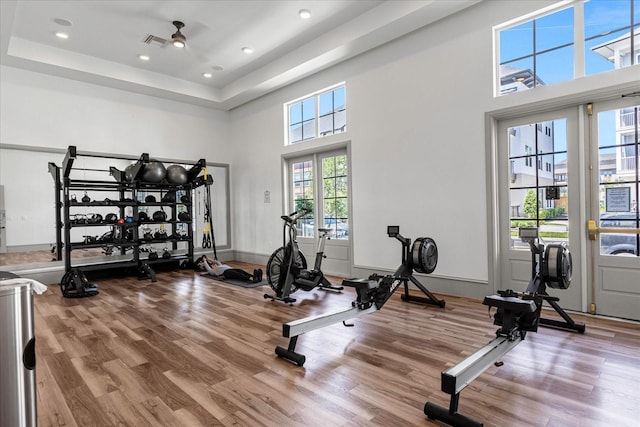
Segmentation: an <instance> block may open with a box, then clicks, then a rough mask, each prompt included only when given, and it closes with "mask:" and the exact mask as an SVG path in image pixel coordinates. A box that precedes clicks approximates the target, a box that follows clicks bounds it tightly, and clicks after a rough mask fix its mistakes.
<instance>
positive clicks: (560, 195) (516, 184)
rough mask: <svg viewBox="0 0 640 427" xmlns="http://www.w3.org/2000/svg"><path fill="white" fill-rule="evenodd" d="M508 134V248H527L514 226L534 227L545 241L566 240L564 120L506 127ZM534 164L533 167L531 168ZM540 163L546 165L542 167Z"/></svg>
mask: <svg viewBox="0 0 640 427" xmlns="http://www.w3.org/2000/svg"><path fill="white" fill-rule="evenodd" d="M547 128H548V129H550V130H551V132H547V131H546V129H547ZM543 129H545V131H542V130H543ZM508 135H509V164H510V165H511V180H510V187H509V206H510V228H511V242H512V247H513V248H515V249H522V250H529V247H528V246H527V245H526V244H524V243H522V242H521V241H520V240H519V239H518V238H517V235H518V230H517V229H518V228H519V227H523V226H535V227H538V228H539V233H540V236H541V237H543V238H544V239H545V241H546V242H549V243H551V242H554V241H558V242H563V241H564V242H566V241H567V240H568V237H569V236H568V230H569V227H568V211H567V209H568V206H569V204H568V191H567V188H568V185H567V184H568V183H567V179H566V170H567V142H566V139H567V138H566V120H565V119H558V120H554V121H553V122H546V123H532V124H528V125H523V126H518V127H517V128H511V129H509V131H508ZM534 164H535V165H537V167H531V166H533V165H534ZM543 164H546V165H548V166H547V167H546V168H543V167H542V165H543Z"/></svg>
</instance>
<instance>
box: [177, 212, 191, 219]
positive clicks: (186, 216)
mask: <svg viewBox="0 0 640 427" xmlns="http://www.w3.org/2000/svg"><path fill="white" fill-rule="evenodd" d="M178 219H179V220H180V221H191V215H189V212H180V213H179V214H178Z"/></svg>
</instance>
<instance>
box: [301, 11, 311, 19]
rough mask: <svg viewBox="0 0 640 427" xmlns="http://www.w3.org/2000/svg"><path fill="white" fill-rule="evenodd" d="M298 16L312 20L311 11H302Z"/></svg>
mask: <svg viewBox="0 0 640 427" xmlns="http://www.w3.org/2000/svg"><path fill="white" fill-rule="evenodd" d="M298 15H300V18H302V19H309V18H311V11H310V10H308V9H300V11H299V12H298Z"/></svg>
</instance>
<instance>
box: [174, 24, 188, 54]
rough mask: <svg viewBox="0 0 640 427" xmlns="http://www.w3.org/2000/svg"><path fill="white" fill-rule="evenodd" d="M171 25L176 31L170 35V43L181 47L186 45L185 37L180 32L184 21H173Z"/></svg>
mask: <svg viewBox="0 0 640 427" xmlns="http://www.w3.org/2000/svg"><path fill="white" fill-rule="evenodd" d="M173 25H174V26H175V27H176V30H177V31H176V32H175V33H173V34H172V35H171V44H173V45H174V46H175V47H177V48H180V49H182V48H183V47H185V46H186V45H187V38H186V37H185V36H184V34H182V33H181V32H180V29H181V28H184V23H183V22H181V21H173Z"/></svg>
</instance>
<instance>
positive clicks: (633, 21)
mask: <svg viewBox="0 0 640 427" xmlns="http://www.w3.org/2000/svg"><path fill="white" fill-rule="evenodd" d="M577 11H580V12H583V13H582V15H584V20H581V21H579V22H578V21H575V20H574V16H580V15H581V14H580V13H576V12H577ZM574 27H579V29H581V30H584V39H581V40H576V39H575V38H574V34H575V33H574ZM578 33H579V32H578ZM496 38H497V40H498V42H499V52H498V54H499V55H498V58H499V61H498V65H499V67H498V72H499V76H498V77H499V79H500V84H499V95H505V94H509V93H513V92H518V91H522V90H527V89H532V88H535V87H538V86H542V85H549V84H553V83H558V82H563V81H567V80H571V79H573V78H575V77H579V76H583V75H591V74H595V73H599V72H602V71H608V70H613V69H618V68H622V67H628V66H631V65H635V64H638V59H637V58H638V56H639V55H638V54H639V53H640V0H589V1H585V2H576V3H574V4H573V5H572V6H570V7H567V8H565V9H562V10H556V11H554V12H552V13H547V14H543V13H541V14H540V16H537V17H535V18H534V19H530V20H527V21H524V22H522V21H520V22H519V23H518V24H516V25H508V26H503V27H502V28H498V29H497V31H496ZM578 52H580V53H582V52H584V56H582V55H578ZM582 57H584V62H580V61H579V59H581V58H582Z"/></svg>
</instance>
